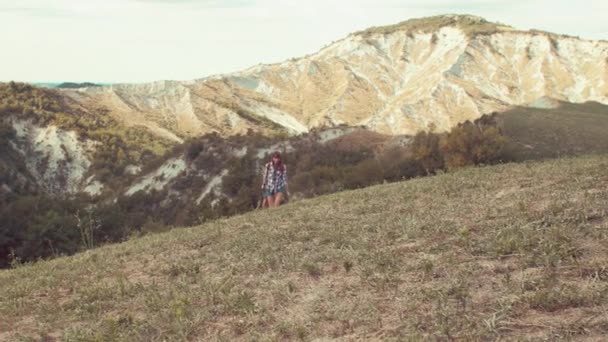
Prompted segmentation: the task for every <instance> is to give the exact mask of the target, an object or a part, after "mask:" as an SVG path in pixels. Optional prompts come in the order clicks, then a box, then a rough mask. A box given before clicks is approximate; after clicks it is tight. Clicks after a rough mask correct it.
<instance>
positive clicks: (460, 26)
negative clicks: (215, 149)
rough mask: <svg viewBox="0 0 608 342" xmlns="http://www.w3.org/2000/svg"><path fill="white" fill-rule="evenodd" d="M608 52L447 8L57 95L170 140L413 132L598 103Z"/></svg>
mask: <svg viewBox="0 0 608 342" xmlns="http://www.w3.org/2000/svg"><path fill="white" fill-rule="evenodd" d="M471 32H472V33H473V34H471ZM480 33H483V34H480ZM607 55H608V42H603V41H591V40H584V39H580V38H576V37H570V36H565V35H559V34H552V33H546V32H541V31H536V30H531V31H520V30H516V29H513V28H511V27H508V26H506V25H503V24H497V23H491V22H489V21H486V20H485V19H483V18H479V17H473V16H462V15H460V16H459V15H446V16H436V17H430V18H421V19H411V20H408V21H405V22H402V23H399V24H396V25H392V26H383V27H379V28H370V29H367V30H364V31H359V32H356V33H352V34H350V35H348V36H347V37H345V38H343V39H340V40H338V41H336V42H333V43H332V44H330V45H328V46H326V47H324V48H322V49H320V50H319V51H318V52H316V53H314V54H309V55H306V56H303V57H299V58H293V59H289V60H286V61H284V62H280V63H274V64H259V65H256V66H252V67H250V68H247V69H244V70H241V71H237V72H233V73H229V74H224V75H213V76H209V77H205V78H201V79H195V80H190V81H157V82H152V83H145V84H118V85H110V86H105V87H100V88H97V89H91V88H84V89H82V90H80V91H78V92H77V91H66V92H65V93H66V94H68V95H69V96H72V97H74V98H76V99H78V98H84V99H86V100H87V101H90V102H93V103H98V104H99V105H102V106H105V107H107V108H109V109H110V113H111V115H113V116H114V117H115V118H116V119H121V120H122V121H123V122H125V123H127V124H137V125H143V126H147V127H152V126H155V127H160V128H163V129H165V130H166V131H164V132H161V129H159V128H157V129H156V133H157V134H164V135H165V137H168V136H169V134H168V133H167V131H169V132H171V133H172V134H174V135H175V136H173V137H172V138H173V139H174V140H177V139H175V138H176V137H178V138H179V139H184V138H185V137H188V136H196V135H200V134H204V133H208V132H213V131H215V132H218V133H220V134H221V135H232V134H237V133H244V132H246V131H247V130H248V129H254V130H256V131H264V132H266V133H270V132H271V131H277V130H278V131H281V130H283V131H287V132H290V133H291V134H298V133H303V132H306V131H308V130H310V129H311V128H313V127H320V126H335V125H339V124H347V125H353V126H358V125H363V126H366V127H367V128H369V129H371V130H374V131H377V132H380V133H385V134H414V133H416V132H417V131H420V130H425V129H429V127H434V128H435V129H438V130H441V131H447V130H449V129H450V128H451V127H453V126H454V125H456V124H457V123H459V122H463V121H465V120H473V119H476V118H478V117H480V116H481V115H483V114H486V113H490V112H493V111H503V110H506V109H508V108H509V107H510V106H514V105H526V104H528V103H532V102H534V101H536V100H537V99H538V98H542V97H551V98H555V99H557V100H564V101H569V102H577V103H579V102H586V101H597V102H600V103H604V104H606V103H608V61H607V59H606V58H605V56H607ZM259 120H264V124H262V123H260V122H259ZM150 129H151V128H150Z"/></svg>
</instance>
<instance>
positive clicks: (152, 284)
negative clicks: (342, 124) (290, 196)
mask: <svg viewBox="0 0 608 342" xmlns="http://www.w3.org/2000/svg"><path fill="white" fill-rule="evenodd" d="M607 167H608V157H607V156H595V157H579V158H573V159H562V160H553V161H547V162H542V163H524V164H506V165H500V166H494V167H487V168H469V169H463V170H461V171H458V172H454V173H449V174H442V175H439V176H435V177H428V178H421V179H415V180H411V181H407V182H401V183H394V184H387V185H381V186H376V187H371V188H366V189H362V190H357V191H348V192H343V193H338V194H334V195H330V196H325V197H319V198H316V199H312V200H302V201H299V202H294V203H292V204H289V205H286V206H283V207H281V208H278V209H275V210H266V211H256V212H253V213H249V214H246V215H242V216H237V217H232V218H229V219H224V220H218V221H214V222H210V223H208V224H205V225H203V226H199V227H194V228H187V229H178V230H174V231H171V232H168V233H163V234H157V235H150V236H146V237H143V238H141V239H133V240H131V241H128V242H125V243H123V244H119V245H109V246H106V247H102V248H99V249H95V250H91V251H88V252H86V253H82V254H79V255H76V256H73V257H67V258H58V259H55V260H52V261H48V262H39V263H36V264H34V265H26V266H20V267H17V268H16V269H13V270H7V271H0V293H2V294H3V295H2V297H0V317H2V319H0V340H15V339H18V338H24V339H26V338H28V337H29V338H35V339H43V340H47V341H49V340H50V341H52V340H58V339H63V340H70V341H81V340H85V341H91V340H117V341H120V340H122V341H161V340H192V341H195V340H252V339H258V340H260V339H261V340H266V339H303V340H311V339H315V338H322V339H331V338H341V339H346V340H351V339H352V340H360V339H366V340H379V339H391V338H394V339H404V338H416V337H420V338H429V339H433V340H438V339H439V340H451V339H458V340H490V339H492V340H493V339H497V338H502V339H525V338H528V339H534V340H538V339H547V340H559V339H570V338H575V339H580V340H589V341H595V340H601V337H602V336H604V335H605V334H607V333H608V316H607V315H606V312H607V309H608V304H606V303H608V301H607V299H608V270H607V269H606V264H607V262H608V253H607V252H608V247H607V246H608V220H607V217H608V212H607V209H606V208H608V177H607V176H606V168H607Z"/></svg>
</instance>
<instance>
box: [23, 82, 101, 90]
mask: <svg viewBox="0 0 608 342" xmlns="http://www.w3.org/2000/svg"><path fill="white" fill-rule="evenodd" d="M32 84H33V85H36V86H39V87H47V88H64V89H78V88H87V87H101V86H103V85H109V84H108V83H92V82H82V83H77V82H55V83H52V82H51V83H44V82H42V83H40V82H34V83H32Z"/></svg>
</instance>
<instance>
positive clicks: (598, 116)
mask: <svg viewBox="0 0 608 342" xmlns="http://www.w3.org/2000/svg"><path fill="white" fill-rule="evenodd" d="M497 118H498V122H499V125H500V127H501V128H502V131H503V133H504V134H505V135H506V136H507V137H509V138H510V140H511V142H510V143H509V144H508V146H507V148H506V151H505V156H506V157H507V158H508V159H510V160H516V161H522V160H530V159H544V158H556V157H563V156H568V155H580V154H587V153H606V152H607V151H608V134H606V127H608V106H606V105H603V104H600V103H597V102H588V103H584V104H573V103H560V104H559V107H557V108H525V107H518V108H514V109H512V110H509V111H507V112H504V113H501V114H499V115H498V116H497Z"/></svg>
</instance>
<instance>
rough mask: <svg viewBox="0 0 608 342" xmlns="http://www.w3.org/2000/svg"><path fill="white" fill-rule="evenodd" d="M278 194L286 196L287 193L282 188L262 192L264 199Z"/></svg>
mask: <svg viewBox="0 0 608 342" xmlns="http://www.w3.org/2000/svg"><path fill="white" fill-rule="evenodd" d="M279 192H282V193H283V194H286V193H287V191H285V187H284V186H282V187H280V188H278V189H272V190H265V191H264V198H266V197H269V196H274V195H276V194H278V193H279Z"/></svg>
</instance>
